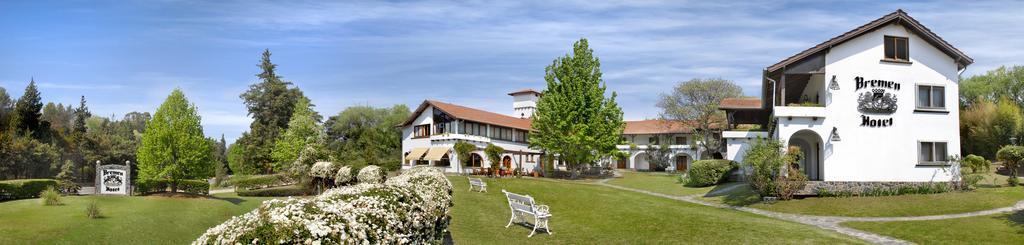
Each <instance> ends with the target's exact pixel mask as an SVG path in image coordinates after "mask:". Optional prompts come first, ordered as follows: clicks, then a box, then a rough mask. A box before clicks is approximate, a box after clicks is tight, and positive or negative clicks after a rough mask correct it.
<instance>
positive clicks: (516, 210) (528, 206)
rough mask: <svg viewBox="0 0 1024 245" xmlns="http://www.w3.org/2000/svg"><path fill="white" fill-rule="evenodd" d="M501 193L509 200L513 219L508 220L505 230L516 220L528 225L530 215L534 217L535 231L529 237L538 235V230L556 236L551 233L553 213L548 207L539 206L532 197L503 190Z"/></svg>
mask: <svg viewBox="0 0 1024 245" xmlns="http://www.w3.org/2000/svg"><path fill="white" fill-rule="evenodd" d="M501 192H502V193H505V197H506V198H507V199H508V207H509V209H510V210H512V217H511V218H509V219H508V224H507V225H505V228H508V227H509V226H511V225H512V222H513V221H515V220H519V222H523V223H527V221H526V215H530V216H533V231H532V232H530V235H529V236H527V237H533V235H534V234H535V233H537V229H538V228H543V229H544V231H545V232H547V233H548V234H554V233H553V232H551V227H550V226H548V219H550V218H551V211H550V209H549V208H548V206H547V205H537V203H536V202H534V201H533V197H531V196H527V195H520V194H516V193H512V192H508V191H506V190H501Z"/></svg>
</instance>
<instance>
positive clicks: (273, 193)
mask: <svg viewBox="0 0 1024 245" xmlns="http://www.w3.org/2000/svg"><path fill="white" fill-rule="evenodd" d="M237 192H238V195H239V196H246V197H292V196H307V195H310V194H312V193H313V192H312V191H311V190H309V189H308V188H306V187H304V186H301V185H286V186H278V187H270V188H263V189H255V190H237Z"/></svg>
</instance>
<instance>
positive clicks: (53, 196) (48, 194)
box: [39, 186, 63, 206]
mask: <svg viewBox="0 0 1024 245" xmlns="http://www.w3.org/2000/svg"><path fill="white" fill-rule="evenodd" d="M39 200H40V202H42V203H43V205H45V206H57V205H61V204H63V203H61V202H60V191H58V190H57V188H54V187H53V186H49V187H46V190H43V191H42V192H40V193H39Z"/></svg>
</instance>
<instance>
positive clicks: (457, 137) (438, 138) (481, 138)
mask: <svg viewBox="0 0 1024 245" xmlns="http://www.w3.org/2000/svg"><path fill="white" fill-rule="evenodd" d="M449 140H450V141H459V140H465V141H475V142H482V143H490V142H491V138H488V137H484V136H477V135H468V134H452V133H444V134H437V135H431V136H430V141H449Z"/></svg>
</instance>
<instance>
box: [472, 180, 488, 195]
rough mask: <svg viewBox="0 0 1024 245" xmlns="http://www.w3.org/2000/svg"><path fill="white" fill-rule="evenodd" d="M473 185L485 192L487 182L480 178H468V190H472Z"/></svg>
mask: <svg viewBox="0 0 1024 245" xmlns="http://www.w3.org/2000/svg"><path fill="white" fill-rule="evenodd" d="M473 187H476V189H477V191H479V192H487V182H484V180H482V179H480V178H469V191H473Z"/></svg>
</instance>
